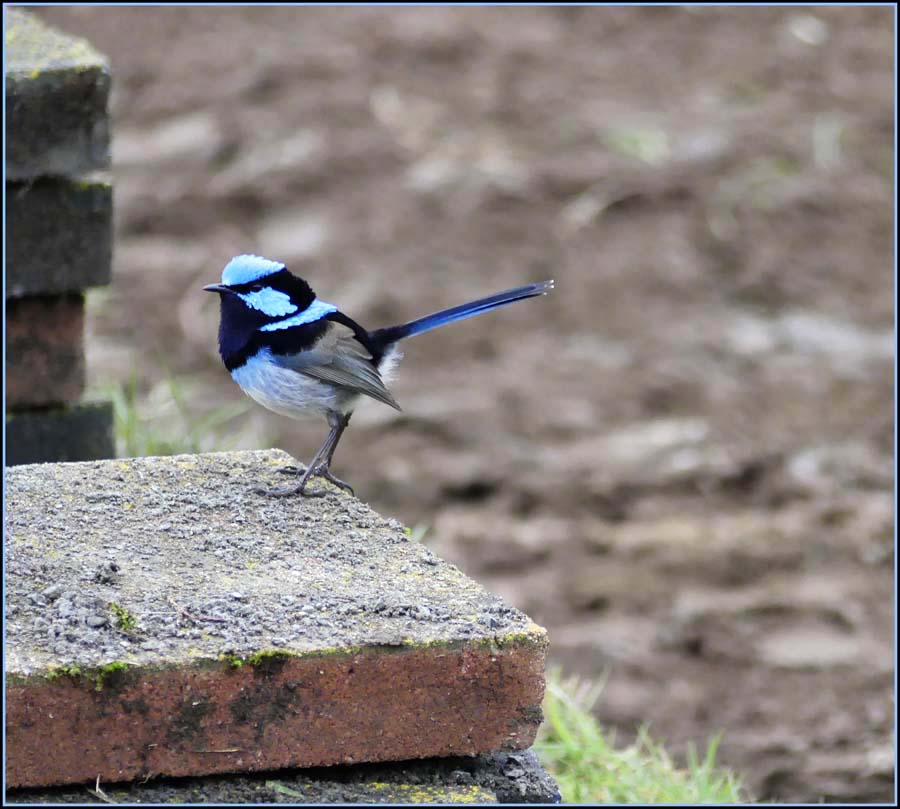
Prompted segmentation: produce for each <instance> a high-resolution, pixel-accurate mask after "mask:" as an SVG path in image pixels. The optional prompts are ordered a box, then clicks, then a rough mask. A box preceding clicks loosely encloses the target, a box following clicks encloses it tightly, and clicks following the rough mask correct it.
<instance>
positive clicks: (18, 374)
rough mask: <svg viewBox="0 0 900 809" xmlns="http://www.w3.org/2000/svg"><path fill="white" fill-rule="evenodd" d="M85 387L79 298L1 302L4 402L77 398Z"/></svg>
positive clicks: (60, 401) (36, 403) (59, 401)
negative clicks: (4, 353)
mask: <svg viewBox="0 0 900 809" xmlns="http://www.w3.org/2000/svg"><path fill="white" fill-rule="evenodd" d="M83 391H84V298H83V297H82V296H81V295H60V296H53V297H46V298H45V297H38V298H16V299H14V300H10V301H7V303H6V406H7V408H10V409H15V408H23V407H47V406H51V405H61V404H65V403H67V402H76V401H78V399H80V398H81V394H82V393H83Z"/></svg>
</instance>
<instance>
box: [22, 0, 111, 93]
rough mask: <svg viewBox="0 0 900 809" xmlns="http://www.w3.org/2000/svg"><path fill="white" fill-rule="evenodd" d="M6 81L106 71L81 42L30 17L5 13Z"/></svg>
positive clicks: (102, 59) (100, 57)
mask: <svg viewBox="0 0 900 809" xmlns="http://www.w3.org/2000/svg"><path fill="white" fill-rule="evenodd" d="M4 14H5V16H6V36H5V45H6V73H7V81H10V80H12V81H23V80H28V79H36V78H38V77H39V76H40V74H42V73H44V72H46V71H48V70H71V69H78V70H86V69H89V68H92V67H98V68H102V69H108V67H109V65H108V63H107V60H106V58H105V57H104V56H103V55H102V54H100V53H98V52H97V51H96V50H94V48H92V47H91V45H90V43H89V42H87V40H84V39H77V38H75V37H70V36H67V35H66V34H62V33H60V32H59V31H56V30H55V29H53V28H51V27H50V26H48V25H45V24H44V23H43V22H41V21H40V19H38V18H37V17H36V16H34V15H33V14H29V13H27V12H23V11H19V10H17V9H6V10H5V11H4Z"/></svg>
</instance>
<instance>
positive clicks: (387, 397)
mask: <svg viewBox="0 0 900 809" xmlns="http://www.w3.org/2000/svg"><path fill="white" fill-rule="evenodd" d="M203 289H204V290H205V291H207V292H215V293H218V295H219V309H220V312H219V335H218V336H219V355H220V356H221V358H222V362H223V363H224V364H225V368H226V369H227V370H228V372H229V373H230V374H231V378H232V379H233V380H234V381H235V382H236V383H237V384H238V385H239V386H240V388H241V389H242V390H243V391H244V393H246V394H247V395H248V396H250V398H251V399H253V400H255V401H256V402H257V403H258V404H261V405H262V406H263V407H266V408H268V409H269V410H271V411H274V412H275V413H279V414H281V415H284V416H289V417H291V418H294V419H301V418H307V417H310V416H312V417H315V416H319V417H324V418H325V419H326V420H327V422H328V426H329V432H328V436H327V437H326V439H325V441H324V442H323V443H322V445H321V447H319V450H318V451H317V452H316V454H315V456H314V457H313V459H312V461H311V462H310V463H309V465H308V466H306V467H305V469H304V468H303V467H289V468H288V469H286V470H283V471H287V472H288V473H291V474H296V475H297V476H298V477H299V482H298V483H297V484H296V485H294V486H288V487H287V488H275V489H267V488H262V487H256V488H255V489H254V491H255V492H257V493H259V494H263V495H268V496H272V497H289V496H293V495H302V496H305V497H323V496H325V495H326V494H327V491H326V490H324V489H313V488H311V487H310V486H309V485H308V484H309V482H310V480H311V478H313V477H322V478H324V479H325V480H328V481H330V482H331V483H333V484H334V485H335V486H337V487H338V488H339V489H342V490H345V491H348V492H350V493H351V494H353V493H354V492H353V487H352V486H350V484H348V483H346V482H345V481H343V480H341V479H340V478H338V477H336V476H335V475H334V474H332V472H331V462H332V458H333V457H334V452H335V449H336V448H337V445H338V442H339V441H340V439H341V436H342V435H343V433H344V430H345V429H346V428H347V425H348V424H349V422H350V417H351V415H352V414H353V410H354V408H355V407H356V405H357V403H358V402H359V401H360V398H361V397H363V396H368V397H370V398H372V399H375V400H376V401H378V402H381V403H383V404H385V405H388V406H389V407H393V408H394V409H396V410H400V405H399V404H398V403H397V400H396V399H395V398H394V396H393V394H392V393H391V392H390V390H389V389H388V387H387V384H388V382H390V380H391V378H392V377H393V372H394V370H395V368H396V365H397V363H398V361H399V360H400V359H401V357H402V353H401V351H400V349H399V347H398V343H400V341H402V340H405V339H406V338H408V337H413V336H414V335H417V334H423V333H425V332H427V331H431V330H432V329H437V328H439V327H441V326H446V325H448V324H450V323H455V322H456V321H459V320H463V319H465V318H468V317H472V316H474V315H479V314H481V313H482V312H489V311H491V310H492V309H497V308H499V307H501V306H506V305H508V304H510V303H515V302H516V301H522V300H527V299H528V298H534V297H538V296H541V295H546V294H547V293H548V292H550V291H551V290H552V289H553V281H552V280H551V281H543V282H540V283H535V284H527V285H525V286H520V287H516V288H515V289H508V290H506V291H505V292H498V293H496V294H494V295H490V296H488V297H486V298H479V299H478V300H474V301H470V302H469V303H464V304H461V305H459V306H454V307H452V308H450V309H443V310H441V311H439V312H435V313H433V314H430V315H426V316H425V317H421V318H419V319H417V320H411V321H409V322H408V323H402V324H400V325H397V326H389V327H387V328H382V329H376V330H375V331H368V330H366V329H365V328H363V327H362V326H361V325H360V324H359V323H357V322H356V321H355V320H353V319H352V318H350V317H349V316H348V315H346V314H344V313H343V312H341V311H340V310H339V309H338V308H337V306H335V305H334V304H331V303H326V302H325V301H322V300H320V299H319V298H318V297H317V296H316V294H315V292H313V290H312V288H311V287H310V285H309V284H308V283H307V282H306V281H305V280H303V279H302V278H300V277H298V276H296V275H294V274H293V273H291V272H290V271H289V270H288V269H287V267H286V266H285V264H283V263H282V262H280V261H272V260H270V259H267V258H263V257H262V256H257V255H252V254H245V255H239V256H235V257H234V258H232V259H231V260H230V261H229V262H228V263H227V264H226V265H225V268H224V269H223V271H222V282H221V283H220V284H210V285H208V286H205V287H203Z"/></svg>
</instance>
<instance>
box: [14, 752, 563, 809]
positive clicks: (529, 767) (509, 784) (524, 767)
mask: <svg viewBox="0 0 900 809" xmlns="http://www.w3.org/2000/svg"><path fill="white" fill-rule="evenodd" d="M94 787H95V784H91V785H89V786H78V787H55V788H53V789H25V790H13V791H12V792H9V793H7V796H6V797H7V803H8V804H26V803H27V804H45V803H57V804H58V803H83V802H85V801H92V800H95V799H96V798H95V797H92V793H91V792H90V791H89V790H93V789H94ZM100 788H101V789H102V790H103V792H104V794H105V795H106V796H107V797H108V798H109V799H110V800H112V801H114V802H115V803H135V804H138V803H141V804H157V805H160V804H168V803H202V804H240V803H326V804H333V803H403V804H406V803H428V804H492V803H550V804H552V803H559V802H560V795H559V789H558V787H557V786H556V784H555V783H554V781H553V779H552V778H550V776H549V775H547V773H546V772H545V771H544V769H543V768H542V767H541V765H540V763H539V762H538V760H537V757H536V756H535V755H534V753H532V752H531V751H530V750H529V751H523V752H521V753H492V754H489V755H485V756H475V757H451V758H443V759H434V758H432V759H425V760H423V761H411V762H409V761H408V762H400V763H391V764H360V765H356V766H339V767H322V768H316V769H309V770H280V771H277V772H269V773H263V774H257V775H219V776H206V777H202V778H184V779H152V780H150V781H147V782H140V781H136V782H133V783H130V784H103V783H101V784H100Z"/></svg>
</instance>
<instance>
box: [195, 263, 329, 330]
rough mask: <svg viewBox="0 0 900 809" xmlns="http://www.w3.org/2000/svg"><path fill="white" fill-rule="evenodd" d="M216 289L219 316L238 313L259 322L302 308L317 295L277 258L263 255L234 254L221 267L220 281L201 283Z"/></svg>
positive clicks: (279, 318)
mask: <svg viewBox="0 0 900 809" xmlns="http://www.w3.org/2000/svg"><path fill="white" fill-rule="evenodd" d="M203 289H204V290H206V291H207V292H218V293H219V296H220V300H221V302H222V318H223V320H224V319H225V318H226V317H227V316H234V315H239V314H241V312H242V310H246V311H245V312H244V316H243V317H242V318H241V319H242V320H247V319H250V320H256V321H259V325H260V326H262V325H265V324H266V323H269V322H275V321H279V320H282V319H283V318H286V317H289V316H291V315H296V314H298V313H300V312H302V311H304V310H305V309H306V308H307V307H308V306H309V305H310V304H311V303H312V302H313V301H314V300H315V298H316V296H315V293H314V292H313V291H312V289H310V286H309V284H307V283H306V281H304V280H303V279H302V278H297V276H296V275H292V274H291V273H290V272H288V269H287V267H285V266H284V264H282V263H281V262H279V261H270V260H269V259H267V258H262V256H251V255H244V256H235V257H234V258H233V259H231V261H229V262H228V263H227V264H226V265H225V269H224V270H222V283H221V284H210V285H209V286H205V287H203Z"/></svg>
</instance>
